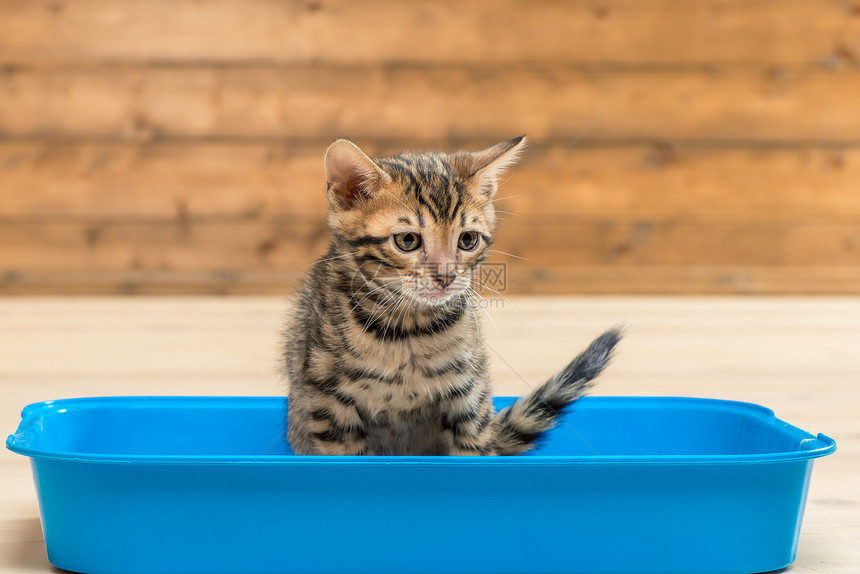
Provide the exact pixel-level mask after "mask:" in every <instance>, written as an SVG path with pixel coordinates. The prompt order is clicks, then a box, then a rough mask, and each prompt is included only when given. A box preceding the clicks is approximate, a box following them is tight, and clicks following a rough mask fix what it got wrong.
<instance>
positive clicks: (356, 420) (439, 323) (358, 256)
mask: <svg viewBox="0 0 860 574" xmlns="http://www.w3.org/2000/svg"><path fill="white" fill-rule="evenodd" d="M524 144H525V136H521V137H518V138H514V139H512V140H509V141H506V142H503V143H500V144H497V145H495V146H492V147H490V148H487V149H485V150H482V151H479V152H473V153H470V152H456V153H422V154H417V153H402V154H399V155H395V156H391V157H381V158H375V159H370V158H369V157H368V156H367V155H365V154H364V153H363V152H362V151H361V150H360V149H359V148H358V147H357V146H356V145H355V144H353V143H352V142H350V141H348V140H345V139H341V140H338V141H336V142H334V143H333V144H332V145H331V146H330V147H329V148H328V151H327V152H326V156H325V171H326V186H327V189H326V194H327V197H328V203H329V208H330V209H329V216H328V223H329V227H330V229H331V245H330V247H329V250H328V252H327V253H326V254H325V255H324V256H323V257H322V258H321V259H320V260H319V261H317V262H316V263H315V264H314V266H313V269H312V271H311V273H310V275H309V277H308V278H307V279H306V281H305V283H304V285H303V286H302V288H301V289H300V291H299V294H298V297H297V301H296V305H295V306H294V308H293V311H292V314H291V317H290V319H289V322H288V324H287V327H286V330H285V335H286V339H287V343H286V348H285V363H286V365H285V366H286V371H287V376H288V378H289V387H290V388H289V409H288V410H289V412H288V421H287V423H288V424H287V426H288V431H287V435H288V438H289V441H290V444H291V445H292V448H293V450H294V451H295V453H296V454H300V455H312V454H318V455H516V454H521V453H523V452H525V451H526V450H528V449H530V448H533V447H534V445H535V442H536V440H538V439H539V438H540V436H541V433H543V432H544V431H546V430H548V429H550V428H552V427H553V426H554V425H555V423H556V419H557V418H558V413H559V412H560V411H561V410H562V409H564V408H565V407H566V406H567V405H569V404H570V403H571V402H572V401H574V400H575V399H576V398H577V397H579V396H580V395H581V394H582V393H583V392H584V391H585V390H586V389H587V388H588V387H589V386H590V383H591V380H592V379H593V378H594V377H596V376H597V375H598V374H600V372H601V371H602V370H603V368H604V367H605V366H606V364H607V363H608V361H609V358H610V355H611V353H612V350H613V348H614V346H615V344H616V343H617V342H618V340H619V339H620V333H619V331H617V330H611V331H608V332H607V333H605V334H603V335H602V336H600V337H599V338H598V339H597V340H595V341H594V342H593V343H592V344H591V345H590V346H589V347H588V348H587V349H586V350H585V351H584V352H583V353H582V354H581V355H579V356H578V357H576V358H575V359H574V360H573V361H572V362H571V363H570V364H569V365H568V366H567V367H565V368H564V369H563V370H562V371H561V372H560V373H558V374H556V375H555V376H553V377H552V378H550V379H549V380H548V381H547V382H546V383H544V384H543V385H542V386H541V387H539V388H538V389H537V390H536V391H534V392H532V393H531V394H529V395H528V396H526V397H524V398H520V399H519V400H517V402H516V403H514V404H513V405H512V406H511V407H510V408H508V409H505V410H503V411H501V412H500V413H498V414H496V413H495V412H494V410H493V405H492V396H493V392H492V386H491V384H490V380H489V376H488V372H487V355H486V351H485V348H484V344H483V339H482V336H481V328H480V324H479V321H478V317H477V313H476V312H475V308H474V306H472V305H470V303H472V301H473V300H474V297H475V296H476V295H475V292H474V290H473V288H472V286H471V272H472V271H473V270H474V269H475V268H476V266H477V265H479V264H480V263H481V262H482V261H484V259H485V258H486V257H487V254H488V248H489V246H490V245H491V244H492V242H493V234H494V230H495V227H496V217H495V213H494V209H493V196H494V194H495V193H496V188H497V180H498V178H499V175H500V174H501V173H502V171H503V170H504V169H505V168H507V167H508V166H510V165H511V164H512V163H513V162H514V161H515V160H516V158H517V156H518V154H519V153H520V152H521V151H522V149H523V146H524Z"/></svg>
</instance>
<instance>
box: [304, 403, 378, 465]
mask: <svg viewBox="0 0 860 574" xmlns="http://www.w3.org/2000/svg"><path fill="white" fill-rule="evenodd" d="M316 399H317V400H314V401H313V404H312V405H310V406H311V408H309V409H308V411H307V415H306V416H307V423H306V424H308V427H309V430H310V432H309V436H308V439H309V442H310V443H311V448H310V451H311V452H309V453H305V454H320V455H339V456H344V455H364V454H368V453H367V428H366V426H365V421H364V420H363V419H362V417H361V415H360V414H359V412H358V409H357V407H356V406H355V404H354V402H353V401H347V400H344V399H343V398H342V397H340V396H339V395H338V394H337V393H335V394H334V395H322V396H319V397H316Z"/></svg>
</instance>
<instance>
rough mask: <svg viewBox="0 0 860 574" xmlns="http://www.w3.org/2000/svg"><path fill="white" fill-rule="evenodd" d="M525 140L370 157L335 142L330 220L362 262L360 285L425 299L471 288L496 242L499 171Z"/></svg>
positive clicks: (400, 300)
mask: <svg viewBox="0 0 860 574" xmlns="http://www.w3.org/2000/svg"><path fill="white" fill-rule="evenodd" d="M522 145H523V138H517V139H515V140H510V141H509V142H504V143H503V144H499V145H498V146H494V147H493V148H489V149H488V150H484V151H483V152H477V153H474V154H472V153H467V152H459V153H456V154H400V155H397V156H393V157H385V158H377V159H375V160H370V159H369V158H367V156H365V155H364V154H363V153H362V152H361V151H360V150H359V149H358V148H357V147H355V146H354V145H353V144H351V143H350V142H347V141H345V140H340V141H338V142H335V144H333V145H332V147H331V148H329V152H328V153H327V156H326V173H327V180H328V193H329V203H330V206H331V212H330V215H329V223H330V226H331V229H332V233H333V234H334V236H335V239H336V241H339V242H340V243H341V244H342V245H343V251H349V253H351V256H350V257H351V258H353V260H354V261H355V262H356V272H355V278H354V281H356V285H355V288H356V290H358V288H360V287H361V286H363V285H367V286H368V287H369V288H370V289H372V290H373V293H374V294H375V296H376V297H377V299H378V300H379V301H381V302H384V303H391V304H397V305H401V304H412V305H421V306H424V305H426V306H435V305H444V304H446V303H448V302H450V301H452V300H454V299H455V298H458V297H461V296H463V295H465V294H468V293H469V291H470V289H471V284H472V278H473V274H475V276H477V274H476V273H474V272H475V270H476V267H477V266H478V265H479V264H480V263H481V262H482V261H484V259H486V257H487V255H488V251H487V250H488V249H489V246H490V244H491V243H492V238H493V231H494V228H495V223H496V220H495V211H494V209H493V201H492V199H493V195H494V193H495V190H496V177H497V176H498V174H499V172H500V170H501V169H502V168H503V167H505V166H506V165H508V164H509V163H511V162H512V161H513V160H514V159H515V156H516V155H517V152H518V151H519V149H520V148H521V147H522Z"/></svg>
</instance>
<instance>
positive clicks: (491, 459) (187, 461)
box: [6, 395, 836, 467]
mask: <svg viewBox="0 0 860 574" xmlns="http://www.w3.org/2000/svg"><path fill="white" fill-rule="evenodd" d="M516 398H517V397H509V396H497V397H494V399H495V400H498V401H502V402H508V401H509V402H513V401H514V400H516ZM167 401H169V402H172V403H173V404H169V405H168V404H165V402H167ZM280 401H283V402H284V406H286V401H287V397H283V396H239V395H236V396H210V395H200V396H197V395H128V396H126V395H119V396H95V397H74V398H66V399H55V400H48V401H41V402H35V403H31V404H29V405H27V406H26V407H24V409H23V410H22V412H21V422H20V424H19V426H18V429H17V430H16V431H15V433H14V434H10V435H9V436H8V438H7V439H6V448H7V449H9V450H10V451H12V452H15V453H17V454H21V455H23V456H27V457H30V458H32V459H33V460H34V461H35V460H58V461H68V462H80V463H95V464H124V465H170V466H173V465H185V466H189V465H193V466H196V465H210V466H211V465H231V466H232V465H237V464H238V465H254V466H295V465H308V466H311V465H312V466H391V465H394V466H426V465H433V466H437V465H442V466H474V465H479V466H498V467H505V466H509V465H514V466H522V465H525V466H595V465H598V466H599V465H612V466H631V465H633V466H641V465H650V466H657V465H659V466H666V465H702V464H711V465H716V464H719V465H735V464H773V463H784V462H797V461H805V460H811V459H815V458H820V457H823V456H827V455H830V454H832V453H834V452H835V451H836V441H835V440H833V439H832V438H830V437H829V436H827V435H824V434H821V433H819V434H818V435H814V434H812V433H810V432H808V431H805V430H803V429H800V428H799V427H796V426H794V425H792V424H790V423H787V422H786V421H783V420H782V419H779V418H777V417H776V415H775V414H774V412H773V411H772V410H771V409H769V408H767V407H764V406H762V405H758V404H755V403H749V402H743V401H733V400H726V399H714V398H700V397H678V396H598V397H583V398H581V399H579V400H578V401H577V402H579V403H586V404H587V403H592V402H595V401H599V402H615V401H618V402H623V401H627V402H634V403H642V405H641V406H643V407H644V406H645V403H649V402H651V403H653V402H655V401H660V402H669V403H674V404H675V405H679V406H680V405H682V404H683V403H688V404H698V405H708V406H710V407H717V408H728V409H732V410H735V411H737V410H744V411H747V412H750V413H752V414H753V416H757V417H759V418H762V419H768V420H769V422H771V424H779V425H782V426H784V427H788V428H790V429H793V430H796V431H799V432H800V433H802V434H805V435H807V436H806V438H805V439H803V440H813V441H816V442H817V443H819V444H818V446H815V447H814V448H809V449H803V450H795V451H789V452H777V453H755V454H741V455H736V454H735V455H732V454H726V455H714V454H702V455H696V454H681V455H671V454H657V455H599V454H598V455H593V454H592V455H576V456H563V455H530V456H499V457H495V456H379V455H372V456H319V455H310V456H309V455H305V456H299V455H292V454H291V455H159V454H117V455H112V454H102V453H96V454H91V453H81V452H56V451H48V450H45V449H39V448H34V447H30V446H27V444H26V442H27V441H26V438H27V436H28V435H30V434H31V433H32V432H33V431H31V430H30V429H29V428H28V427H31V426H33V425H35V424H37V421H38V420H39V419H40V415H41V414H44V413H45V412H46V411H52V410H55V409H57V410H59V409H63V408H64V407H65V406H66V405H73V404H74V405H77V406H80V405H81V404H86V403H94V404H102V406H103V404H104V403H108V402H114V403H116V402H120V403H138V404H137V405H135V406H133V407H130V406H129V405H128V404H127V405H123V408H150V407H151V406H153V404H159V406H160V407H161V408H171V407H174V408H177V407H180V406H187V405H188V404H189V403H195V402H203V403H222V404H224V406H223V407H222V408H230V406H233V407H235V406H243V407H245V408H247V407H257V408H271V403H273V402H280ZM177 403H184V404H182V405H180V404H177Z"/></svg>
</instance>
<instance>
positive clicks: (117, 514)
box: [6, 397, 836, 574]
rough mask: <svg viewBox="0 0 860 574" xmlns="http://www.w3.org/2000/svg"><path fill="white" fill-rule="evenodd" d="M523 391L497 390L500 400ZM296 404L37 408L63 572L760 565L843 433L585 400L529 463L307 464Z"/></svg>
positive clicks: (177, 402)
mask: <svg viewBox="0 0 860 574" xmlns="http://www.w3.org/2000/svg"><path fill="white" fill-rule="evenodd" d="M512 401H513V399H512V398H498V399H496V406H497V408H502V407H505V406H507V405H509V404H510V403H511V402H512ZM285 413H286V401H285V399H284V398H283V397H253V398H246V397H109V398H85V399H67V400H58V401H49V402H45V403H38V404H33V405H30V406H28V407H27V408H25V409H24V412H23V414H22V420H21V424H20V426H19V427H18V430H17V432H16V433H15V434H14V435H11V436H10V437H9V439H8V440H7V443H6V444H7V446H8V447H9V448H10V449H11V450H13V451H15V452H17V453H20V454H23V455H26V456H29V457H31V459H32V466H33V474H34V477H35V481H36V489H37V493H38V498H39V505H40V511H41V518H42V529H43V532H44V535H45V543H46V545H47V550H48V558H49V559H50V561H51V563H52V564H54V565H55V566H57V567H59V568H64V569H66V570H72V571H76V572H89V573H94V574H96V573H162V572H170V573H177V574H178V573H191V572H199V573H236V574H256V573H335V572H366V573H371V572H373V573H395V572H398V573H399V572H403V573H406V572H408V573H431V572H459V573H466V572H469V573H477V572H481V573H489V572H494V573H514V572H517V573H537V572H554V573H561V572H579V573H583V572H592V573H599V572H603V573H610V572H613V573H619V572H626V573H632V572H643V573H644V572H654V573H656V572H660V573H670V572H685V573H693V572H698V573H717V572H719V573H750V572H764V571H769V570H775V569H778V568H782V567H784V566H786V565H788V564H790V563H791V562H792V561H793V560H794V557H795V551H796V548H797V541H798V536H799V533H800V525H801V519H802V516H803V508H804V504H805V501H806V493H807V489H808V487H809V479H810V475H811V472H812V462H813V459H815V458H818V457H821V456H825V455H827V454H830V453H832V452H833V451H834V450H835V449H836V445H835V443H834V441H833V440H832V439H830V438H828V437H826V436H824V435H818V436H814V435H811V434H809V433H807V432H805V431H802V430H800V429H798V428H796V427H793V426H791V425H789V424H787V423H785V422H783V421H781V420H779V419H777V418H775V417H774V415H773V412H772V411H770V410H768V409H766V408H764V407H760V406H757V405H751V404H746V403H737V402H728V401H718V400H708V399H683V398H627V397H606V398H585V399H581V400H580V401H578V402H577V403H576V404H575V405H574V407H573V408H571V409H570V410H569V412H568V413H567V414H566V415H565V416H564V418H563V420H562V422H561V423H560V424H559V425H558V427H557V428H556V429H554V430H553V431H551V432H550V433H549V434H548V436H547V437H546V441H545V443H544V444H543V446H542V447H541V448H540V449H538V450H536V451H533V452H532V453H529V454H528V455H524V456H516V457H383V456H375V457H324V456H304V457H302V456H295V455H293V454H291V452H290V450H289V447H288V445H287V444H286V441H285V439H284V434H285V433H284V428H285Z"/></svg>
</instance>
